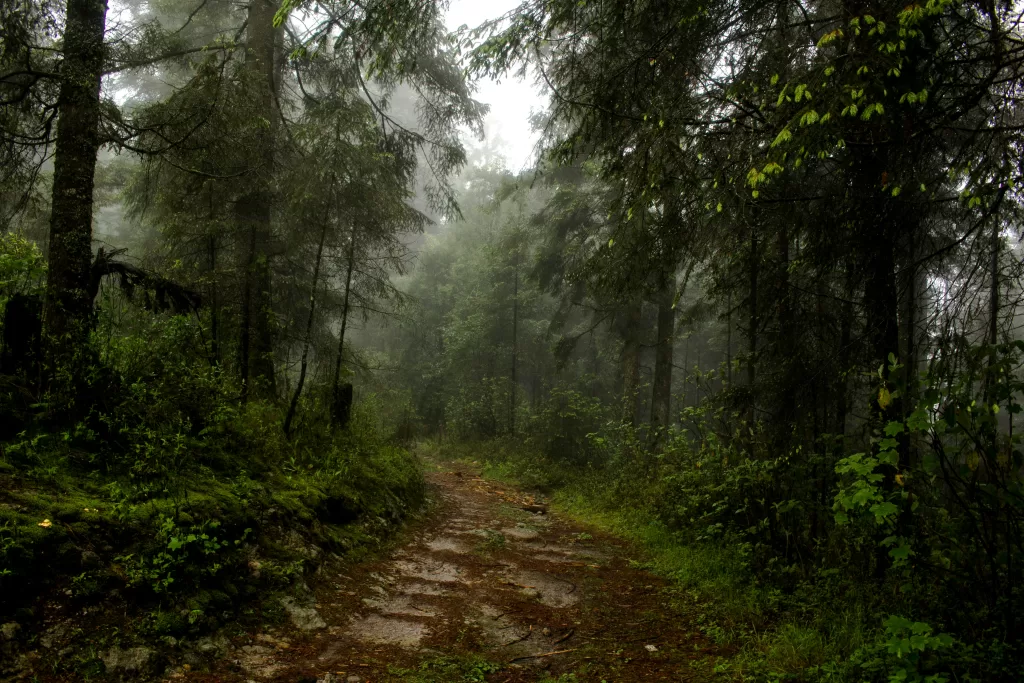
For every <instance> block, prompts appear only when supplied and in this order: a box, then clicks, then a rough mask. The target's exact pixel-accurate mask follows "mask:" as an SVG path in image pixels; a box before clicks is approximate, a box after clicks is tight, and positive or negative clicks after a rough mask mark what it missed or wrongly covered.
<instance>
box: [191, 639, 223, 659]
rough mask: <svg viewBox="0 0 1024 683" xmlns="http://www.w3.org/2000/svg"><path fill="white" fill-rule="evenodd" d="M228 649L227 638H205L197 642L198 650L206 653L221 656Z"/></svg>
mask: <svg viewBox="0 0 1024 683" xmlns="http://www.w3.org/2000/svg"><path fill="white" fill-rule="evenodd" d="M227 649H228V642H227V640H225V639H223V638H221V639H218V640H214V639H213V638H203V639H202V640H200V641H199V642H197V643H196V651H197V652H201V653H203V654H204V655H211V656H219V655H221V654H223V653H224V652H225V651H226V650H227Z"/></svg>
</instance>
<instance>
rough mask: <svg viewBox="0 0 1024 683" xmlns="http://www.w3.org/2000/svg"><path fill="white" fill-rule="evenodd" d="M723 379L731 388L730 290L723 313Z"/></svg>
mask: <svg viewBox="0 0 1024 683" xmlns="http://www.w3.org/2000/svg"><path fill="white" fill-rule="evenodd" d="M725 377H726V382H727V385H728V386H729V387H732V289H729V298H728V300H727V303H726V313H725Z"/></svg>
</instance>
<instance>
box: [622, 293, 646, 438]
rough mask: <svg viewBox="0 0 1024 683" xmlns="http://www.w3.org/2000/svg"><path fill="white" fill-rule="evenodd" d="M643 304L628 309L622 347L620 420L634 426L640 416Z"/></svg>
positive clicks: (634, 304)
mask: <svg viewBox="0 0 1024 683" xmlns="http://www.w3.org/2000/svg"><path fill="white" fill-rule="evenodd" d="M642 325H643V302H642V301H641V300H639V299H638V300H636V301H635V302H633V304H632V305H631V306H630V308H629V314H628V316H627V319H626V329H625V330H623V345H622V420H623V421H624V422H628V423H629V424H632V425H635V424H636V422H637V420H638V419H639V415H640V342H641V339H640V332H641V327H642Z"/></svg>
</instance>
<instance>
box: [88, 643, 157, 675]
mask: <svg viewBox="0 0 1024 683" xmlns="http://www.w3.org/2000/svg"><path fill="white" fill-rule="evenodd" d="M153 654H154V652H153V651H152V650H150V649H149V648H148V647H132V648H129V649H127V650H122V649H121V648H118V647H112V648H110V649H109V650H107V651H106V652H104V653H102V654H100V659H102V660H103V665H104V666H105V667H106V668H107V673H114V672H120V671H123V672H125V673H129V674H138V673H143V672H145V671H146V670H148V669H149V668H150V665H151V662H152V659H153Z"/></svg>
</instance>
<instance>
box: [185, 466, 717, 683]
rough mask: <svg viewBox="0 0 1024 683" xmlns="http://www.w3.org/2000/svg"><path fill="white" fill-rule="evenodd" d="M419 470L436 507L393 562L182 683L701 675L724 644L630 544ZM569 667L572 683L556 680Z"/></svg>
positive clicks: (340, 579)
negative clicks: (702, 627) (681, 605)
mask: <svg viewBox="0 0 1024 683" xmlns="http://www.w3.org/2000/svg"><path fill="white" fill-rule="evenodd" d="M427 468H428V470H429V471H428V474H427V479H428V483H429V485H430V488H431V491H432V495H433V496H434V497H435V498H436V502H437V505H435V508H436V510H435V512H434V513H433V514H431V515H430V516H429V518H427V519H425V520H423V521H422V522H420V523H418V524H415V525H413V527H412V528H411V529H410V530H409V531H408V532H407V534H406V536H405V540H404V542H403V543H402V544H401V545H398V546H396V548H395V549H394V550H393V551H392V552H391V554H390V555H389V556H387V557H385V558H382V559H379V560H377V561H374V562H368V563H364V564H360V565H357V566H355V567H349V568H348V569H346V570H345V573H344V574H336V575H327V576H324V577H322V579H323V580H321V581H320V582H319V586H320V587H319V588H318V589H317V590H316V591H315V594H312V595H311V596H310V602H309V604H308V605H307V606H302V605H300V604H297V603H291V604H289V606H288V607H287V608H286V609H287V610H288V612H289V613H290V615H291V616H292V622H293V623H291V624H289V625H288V628H285V629H283V630H280V631H277V632H273V631H272V632H266V633H261V634H247V635H245V636H242V637H240V638H238V639H235V642H234V646H235V647H236V648H237V649H235V650H234V652H233V654H232V655H230V656H229V658H228V659H227V660H226V661H225V662H224V663H223V667H222V669H221V670H220V671H215V672H214V673H213V674H196V673H192V674H191V675H189V674H184V675H183V674H178V676H177V677H184V678H188V679H190V680H205V681H274V682H282V683H283V682H284V681H289V682H291V683H296V682H308V683H313V682H314V681H319V682H320V683H337V682H351V683H355V682H357V681H358V682H366V683H374V682H377V681H421V682H423V683H458V682H460V681H485V680H486V681H489V682H497V681H500V682H502V683H513V682H526V681H530V682H533V681H551V680H561V681H595V682H598V681H608V682H609V683H611V682H612V681H616V682H618V681H683V680H702V679H706V678H708V672H709V670H710V668H711V667H712V665H713V664H714V662H715V661H716V660H717V655H718V654H720V653H719V651H718V648H716V647H715V646H714V645H712V644H711V643H710V642H709V641H707V639H706V638H704V637H703V636H701V635H700V634H699V633H698V632H697V631H696V629H695V628H694V627H693V626H692V624H690V623H688V622H689V620H688V619H687V618H686V617H685V616H684V615H682V614H681V613H680V612H679V611H677V609H676V608H675V607H674V606H673V602H675V601H674V600H673V599H672V593H671V591H670V590H669V589H668V587H667V585H666V583H665V582H664V581H663V580H661V579H659V578H657V577H655V576H654V575H652V574H650V573H648V572H645V571H643V570H641V569H637V568H635V566H636V565H635V563H633V562H631V561H630V560H629V559H628V558H629V557H630V555H631V554H632V553H634V551H633V549H631V548H630V547H629V546H628V545H626V544H625V543H623V542H622V541H621V540H619V539H616V538H614V537H611V536H608V535H606V534H602V533H600V532H598V531H595V530H594V529H589V528H586V527H584V526H582V525H580V524H577V523H574V522H573V521H571V520H569V519H566V518H565V517H563V516H562V515H559V514H558V513H557V512H553V511H551V512H548V513H547V514H536V513H531V512H529V511H527V510H526V509H524V506H526V507H530V504H531V503H533V502H534V501H533V499H532V497H530V496H527V495H526V494H523V493H522V492H519V491H516V490H515V489H512V488H510V487H508V486H505V485H501V484H498V483H495V482H491V481H487V480H485V479H482V478H481V477H480V476H479V475H478V474H477V473H476V472H475V471H473V469H472V468H470V467H468V466H466V465H461V464H460V465H453V464H451V463H446V464H444V465H438V464H433V463H427ZM314 609H315V611H313V610H314ZM318 615H319V616H318ZM300 626H305V627H306V628H308V629H309V630H308V631H303V630H301V629H300V628H299V627H300ZM243 641H244V642H243ZM245 642H247V643H249V644H244V643H245ZM568 673H573V674H575V678H573V677H570V676H566V677H565V678H559V677H560V676H562V675H563V674H568Z"/></svg>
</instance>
